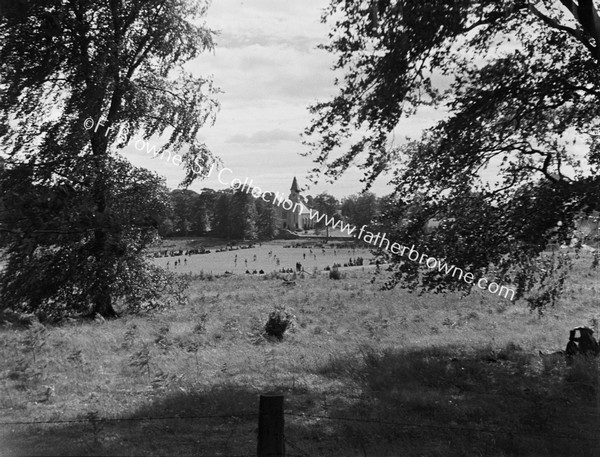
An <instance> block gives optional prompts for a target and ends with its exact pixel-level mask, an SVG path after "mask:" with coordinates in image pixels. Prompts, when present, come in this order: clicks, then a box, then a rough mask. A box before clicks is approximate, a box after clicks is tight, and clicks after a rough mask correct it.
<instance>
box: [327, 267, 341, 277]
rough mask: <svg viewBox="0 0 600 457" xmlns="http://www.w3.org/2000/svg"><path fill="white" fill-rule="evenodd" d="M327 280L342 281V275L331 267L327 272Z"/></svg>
mask: <svg viewBox="0 0 600 457" xmlns="http://www.w3.org/2000/svg"><path fill="white" fill-rule="evenodd" d="M329 279H336V280H339V279H342V273H341V272H340V270H339V269H338V268H337V267H333V268H332V269H331V270H330V271H329Z"/></svg>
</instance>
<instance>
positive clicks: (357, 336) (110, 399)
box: [0, 246, 600, 457]
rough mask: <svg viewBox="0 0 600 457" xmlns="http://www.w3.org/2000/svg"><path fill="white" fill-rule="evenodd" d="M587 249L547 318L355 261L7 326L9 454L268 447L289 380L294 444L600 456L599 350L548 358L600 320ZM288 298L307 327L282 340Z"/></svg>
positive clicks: (236, 451) (1, 401)
mask: <svg viewBox="0 0 600 457" xmlns="http://www.w3.org/2000/svg"><path fill="white" fill-rule="evenodd" d="M265 249H266V250H267V251H268V250H269V248H268V246H263V247H262V248H257V250H256V251H253V250H249V251H245V252H247V253H252V252H257V253H258V254H257V256H258V257H259V258H260V259H261V261H262V260H263V258H264V256H263V253H264V250H265ZM277 249H281V256H282V258H283V256H284V255H285V254H284V251H285V253H288V252H289V255H290V260H291V261H293V262H295V260H294V257H295V256H297V254H298V253H301V252H303V251H302V250H301V249H298V250H297V251H294V250H291V248H283V247H280V248H279V247H278V248H277ZM238 252H239V251H238ZM223 254H224V256H227V255H229V253H223ZM278 255H279V254H278ZM327 255H329V254H327ZM357 255H358V254H357ZM347 256H348V254H347V253H345V254H344V257H347ZM195 257H196V258H198V259H204V258H206V257H205V256H195ZM223 258H225V257H223ZM325 258H326V259H327V260H329V259H330V257H324V259H325ZM331 260H333V259H332V258H331ZM324 261H325V260H324ZM257 262H258V260H257ZM591 263H592V258H591V255H589V254H586V255H584V256H582V257H581V258H580V259H579V260H577V261H576V268H575V270H574V272H573V274H572V277H571V279H570V280H569V284H568V288H567V292H566V293H565V294H564V296H563V298H562V299H561V301H560V302H559V304H558V305H557V306H556V307H554V308H550V309H548V311H547V312H546V313H545V314H544V315H543V316H541V317H539V316H538V315H537V314H532V313H531V312H530V311H529V310H528V309H527V308H526V306H525V305H524V304H523V303H511V302H509V301H507V300H505V299H502V298H499V297H497V296H494V295H492V294H489V293H487V292H484V291H482V292H479V291H477V292H474V293H473V294H471V295H470V296H467V297H461V296H459V295H456V294H449V295H445V296H444V295H423V296H418V295H416V294H409V293H408V292H406V291H404V290H401V289H396V290H392V291H382V290H380V288H379V285H380V284H381V282H382V280H383V278H379V279H377V280H376V281H375V282H372V281H371V279H372V274H369V273H366V272H365V273H363V272H361V271H352V272H348V273H347V275H346V277H345V278H343V279H341V280H338V281H335V280H331V279H329V278H328V277H326V276H323V275H304V276H303V277H298V278H297V279H296V285H295V286H289V285H284V283H283V281H281V280H279V279H261V278H257V277H247V276H245V275H234V276H230V277H220V278H214V279H212V280H202V281H200V280H195V281H193V282H192V284H191V287H190V289H189V290H188V295H189V300H188V303H187V304H181V305H176V306H175V307H173V308H171V309H167V310H164V311H160V312H153V313H150V314H146V315H138V316H126V317H124V318H121V319H118V320H115V321H109V322H102V321H91V322H89V321H88V322H72V323H66V324H64V325H61V326H54V327H50V326H48V327H43V326H41V325H34V326H33V327H30V328H28V329H20V328H15V327H10V326H4V327H3V328H2V329H1V330H0V357H1V360H2V361H3V366H2V368H1V370H2V385H1V386H0V389H1V392H2V394H1V395H0V408H1V409H0V416H1V417H0V421H1V422H2V423H3V425H1V426H0V455H2V456H23V455H28V456H29V455H110V456H117V455H118V456H120V455H126V456H154V455H189V456H191V455H194V456H233V455H236V456H242V455H248V456H251V455H256V434H257V412H258V398H259V395H260V394H261V393H266V392H278V393H282V394H284V395H285V410H286V417H285V420H286V425H285V430H286V431H285V436H286V442H287V444H286V448H287V452H288V456H311V457H312V456H390V457H391V456H573V455H577V456H600V436H599V433H598V431H599V430H600V409H599V402H600V398H599V396H598V366H597V363H596V362H595V361H594V362H591V363H584V362H582V363H578V364H577V365H576V366H575V367H573V368H571V369H567V368H566V367H565V366H564V362H563V361H562V360H561V359H558V360H552V359H551V358H544V359H542V358H540V357H539V356H538V351H540V350H541V351H543V352H551V351H556V350H559V349H564V346H565V344H566V342H567V338H568V331H569V329H571V328H573V327H575V326H578V325H581V324H584V325H590V326H592V327H596V334H597V333H598V332H597V326H598V321H599V320H600V306H599V303H598V299H597V293H598V289H599V288H600V283H599V282H598V271H596V270H592V269H591V268H590V265H591ZM213 265H214V264H213ZM282 266H283V265H282ZM292 267H293V265H292ZM190 268H192V266H191V265H190ZM227 268H228V269H229V267H227ZM182 270H183V268H182ZM208 270H209V269H208V268H205V269H204V271H208ZM216 270H217V267H216V266H215V267H214V270H213V271H215V273H216ZM281 305H285V306H286V308H287V309H288V310H289V311H290V312H292V313H293V314H294V315H295V317H296V323H295V326H294V328H293V329H292V330H290V331H288V332H287V333H286V335H285V338H284V339H283V341H281V342H275V341H268V340H266V339H265V338H263V337H261V333H262V328H263V326H264V324H265V322H266V320H267V317H268V315H269V313H271V312H272V311H273V310H274V309H275V307H276V306H281ZM32 421H37V422H45V421H48V422H49V423H37V424H28V423H29V422H32ZM8 422H10V423H12V424H7V423H8Z"/></svg>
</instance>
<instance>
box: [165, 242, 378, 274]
mask: <svg viewBox="0 0 600 457" xmlns="http://www.w3.org/2000/svg"><path fill="white" fill-rule="evenodd" d="M201 243H202V242H201V241H199V242H196V243H195V242H193V241H191V242H190V241H187V240H181V241H179V242H174V243H173V242H171V243H169V242H165V243H164V249H169V250H176V249H182V250H187V249H189V248H191V247H194V246H198V245H201ZM318 244H320V240H318V241H304V240H303V241H295V240H292V241H279V242H270V243H267V244H262V243H255V244H253V245H252V246H253V247H252V248H249V249H241V248H240V249H234V250H228V251H225V252H217V249H219V248H220V249H225V246H224V245H223V244H222V242H221V243H220V244H217V245H216V246H215V247H209V249H210V251H211V252H210V253H209V254H195V255H191V256H175V257H158V258H156V259H153V260H154V262H155V263H156V264H157V265H159V266H161V267H163V268H168V269H169V270H170V271H174V272H177V273H191V274H202V275H211V274H212V275H222V274H224V273H225V272H226V271H229V272H232V273H235V274H245V272H246V270H248V271H250V273H252V272H254V271H255V270H256V271H257V272H259V271H260V270H263V271H264V272H265V273H272V272H277V271H279V270H281V269H282V268H283V269H286V270H289V269H291V270H294V271H295V270H296V262H299V263H301V264H302V268H303V270H304V271H305V272H308V273H312V272H313V271H314V270H315V268H316V269H317V270H318V271H322V270H323V269H324V268H325V267H327V266H329V267H331V266H333V264H334V263H337V264H340V265H344V263H348V262H349V261H350V259H356V258H357V257H362V258H363V259H364V260H365V265H366V264H368V259H372V258H373V255H372V254H371V252H370V251H369V249H366V248H362V247H361V248H354V247H352V248H350V247H343V248H341V247H336V246H337V245H338V244H339V245H349V244H351V243H350V242H346V243H344V242H338V243H337V244H335V243H331V244H330V245H328V246H324V247H320V246H318V247H317V246H316V245H318ZM249 245H250V243H249V242H248V243H240V244H239V245H238V246H236V248H239V247H240V246H249ZM167 246H168V248H167ZM175 260H181V262H180V264H179V265H177V266H175V265H174V262H175ZM184 260H185V262H184Z"/></svg>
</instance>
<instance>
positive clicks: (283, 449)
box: [0, 395, 600, 457]
mask: <svg viewBox="0 0 600 457" xmlns="http://www.w3.org/2000/svg"><path fill="white" fill-rule="evenodd" d="M490 396H491V395H490ZM265 397H266V398H267V399H272V398H280V399H281V401H280V403H279V405H281V409H280V410H279V411H273V410H269V409H268V408H267V409H264V408H263V399H264V398H265ZM260 398H261V405H260V407H259V411H258V412H257V411H244V412H238V413H228V414H198V415H165V416H154V417H149V416H142V417H100V416H99V415H98V414H97V413H96V412H90V413H88V414H87V415H85V416H84V417H79V418H75V419H64V420H63V419H56V420H33V421H0V427H5V428H6V427H15V426H44V425H51V426H52V425H57V426H59V425H68V424H88V425H89V426H90V431H89V433H90V434H91V435H92V436H91V437H89V438H91V440H90V441H92V442H94V443H95V444H97V443H98V442H99V440H100V437H101V436H102V434H103V433H105V432H106V428H105V427H106V426H107V425H117V424H122V423H140V422H146V423H149V424H152V423H156V422H169V421H212V422H216V421H227V427H228V429H227V430H225V428H223V433H222V434H221V435H222V436H221V437H213V438H215V439H213V440H212V446H211V451H214V448H215V447H219V448H222V449H223V451H221V452H217V453H215V454H206V453H204V452H203V450H202V448H201V446H200V445H198V446H197V447H196V449H195V451H193V452H192V454H191V455H198V456H205V457H207V456H209V455H210V456H213V455H214V456H215V457H216V456H219V457H246V456H256V455H258V456H259V457H262V456H263V455H265V456H266V455H269V456H281V457H284V456H287V457H308V456H310V457H315V456H316V455H318V454H315V450H314V449H313V448H312V447H311V449H310V450H309V449H306V448H305V447H304V446H303V445H302V444H299V443H300V440H301V439H300V438H299V439H298V440H296V439H295V438H294V437H292V436H290V435H289V434H288V433H286V432H285V431H284V428H283V427H284V423H283V422H284V417H285V418H287V419H289V421H290V422H292V423H293V422H307V421H313V422H315V421H328V422H337V423H339V422H344V423H352V424H355V425H359V426H360V425H366V424H369V425H373V426H378V427H382V426H388V427H395V428H396V429H397V430H401V431H405V432H408V431H413V430H418V431H420V432H439V431H444V432H448V433H455V434H460V433H466V434H478V435H480V434H485V435H494V436H499V435H503V436H505V437H509V438H511V439H512V438H514V437H518V436H521V437H525V438H527V439H528V440H540V441H547V440H550V439H553V440H556V439H560V440H564V441H565V442H579V443H585V444H586V445H590V446H597V449H598V451H600V435H598V434H596V435H591V436H573V435H568V434H564V433H541V432H538V433H535V432H532V431H525V430H519V429H497V428H489V427H472V426H459V425H449V424H435V423H424V422H414V421H411V422H407V421H396V420H387V419H383V418H368V417H367V418H365V417H346V416H341V415H330V414H312V413H307V412H303V411H293V410H284V409H283V395H267V396H263V395H261V396H260ZM271 407H272V406H271ZM277 408H279V407H277ZM587 413H588V414H589V415H590V416H594V417H595V418H596V419H597V421H596V423H597V424H600V412H599V411H598V410H596V411H595V414H592V412H591V411H588V412H587ZM261 416H263V419H264V417H265V416H266V417H267V419H268V420H267V421H266V424H267V428H266V429H264V428H263V429H262V430H261ZM256 419H258V425H259V427H258V441H257V436H256V435H257V433H256V432H257V427H256V426H255V425H256ZM273 419H275V422H278V421H281V423H280V424H275V425H273V424H274V421H273ZM236 423H237V427H236ZM264 423H265V422H263V424H264ZM250 424H254V425H252V426H251V427H249V430H246V435H247V436H246V438H247V439H248V443H250V442H251V443H252V445H250V444H248V445H247V446H245V448H244V450H243V451H241V452H239V453H237V451H236V453H225V452H227V451H226V450H227V449H229V448H230V447H231V446H230V445H229V441H230V440H231V438H232V437H233V435H234V434H236V433H237V434H238V436H239V425H246V426H248V425H250ZM269 427H270V429H269ZM247 428H248V427H247ZM159 431H160V432H164V428H163V429H159V430H151V432H153V433H155V434H156V436H155V437H154V439H155V440H156V441H158V442H157V444H156V445H157V447H158V446H160V444H164V434H160V433H158V432H159ZM199 433H200V432H199ZM261 435H262V436H261ZM265 440H266V441H265ZM261 441H262V442H263V443H264V442H271V443H272V444H273V446H275V448H276V450H275V451H273V448H266V450H265V447H264V446H263V451H264V452H263V453H262V454H261ZM218 442H220V446H218V445H217V446H215V443H218ZM256 444H258V449H259V450H258V453H257V451H256V450H255V449H256ZM159 449H160V448H159ZM90 450H91V448H90ZM288 450H289V451H290V452H287V451H288ZM211 451H208V452H211ZM363 454H364V455H369V454H368V451H367V450H366V449H365V448H364V446H363ZM94 455H102V454H94ZM109 455H113V454H109ZM144 455H148V454H147V453H144ZM158 455H160V451H158Z"/></svg>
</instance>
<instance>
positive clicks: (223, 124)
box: [125, 0, 436, 198]
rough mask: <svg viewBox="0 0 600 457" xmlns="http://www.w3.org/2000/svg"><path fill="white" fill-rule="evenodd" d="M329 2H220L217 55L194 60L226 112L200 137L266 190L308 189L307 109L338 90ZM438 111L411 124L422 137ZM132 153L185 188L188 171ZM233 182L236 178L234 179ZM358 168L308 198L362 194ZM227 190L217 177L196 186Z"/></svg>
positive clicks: (215, 11) (379, 188)
mask: <svg viewBox="0 0 600 457" xmlns="http://www.w3.org/2000/svg"><path fill="white" fill-rule="evenodd" d="M327 3H328V2H327V0H303V1H301V2H300V1H287V0H243V1H240V0H214V2H213V4H212V5H211V7H210V8H209V11H208V15H207V17H206V22H207V25H208V26H209V27H210V28H212V29H216V30H219V31H220V33H219V35H218V37H217V47H216V49H215V52H214V53H211V54H205V55H203V56H201V57H200V58H198V59H197V60H195V61H194V62H192V63H191V64H190V65H189V67H188V68H189V69H190V70H191V71H192V72H193V73H194V74H196V75H204V76H206V75H212V76H213V78H214V81H215V85H216V86H218V87H220V89H221V90H222V91H223V93H222V94H220V95H219V100H220V103H221V110H220V112H219V114H218V116H217V121H216V123H215V125H214V126H212V127H206V128H203V129H201V131H200V139H201V140H202V141H205V142H206V144H207V146H208V147H209V149H211V151H213V153H214V154H215V155H217V156H219V157H220V158H221V159H222V160H223V162H224V166H226V167H228V168H229V169H231V170H233V173H234V175H235V176H237V177H240V178H241V179H242V180H243V179H245V178H246V177H248V178H250V179H252V181H253V183H254V185H256V186H259V187H260V188H261V189H263V190H269V191H273V192H284V193H286V194H287V193H288V191H289V188H290V185H291V182H292V179H293V177H294V176H297V178H298V182H299V184H300V185H301V186H306V185H309V182H308V180H307V179H306V176H307V174H308V172H309V170H310V169H311V168H312V167H313V163H312V161H311V159H310V158H309V157H302V156H300V155H299V153H300V152H303V151H306V150H307V148H306V146H303V145H302V139H301V138H300V134H301V133H302V131H303V130H304V128H306V127H307V126H308V125H309V123H310V114H309V112H308V110H307V107H308V106H309V105H311V104H312V103H314V102H315V101H317V100H321V101H323V100H325V99H327V98H328V97H330V96H331V95H333V94H334V93H335V88H334V86H333V80H334V74H333V72H332V71H331V66H332V64H333V56H332V55H330V54H328V53H326V52H325V51H322V50H319V49H317V45H318V44H320V43H325V42H326V38H327V33H328V28H327V26H326V25H324V24H322V23H321V22H320V16H321V12H322V10H323V8H325V7H326V6H327ZM431 114H432V113H427V112H425V113H423V114H421V115H420V116H417V117H416V118H415V119H413V120H410V122H407V123H406V126H405V129H406V131H407V132H412V133H414V132H415V131H418V130H420V129H421V128H423V127H424V126H428V125H431V123H432V118H433V117H436V116H432V115H431ZM125 154H126V155H127V156H128V158H129V159H130V160H131V161H132V162H133V163H134V164H136V165H140V166H144V167H146V168H149V169H151V170H156V171H157V172H158V173H160V174H161V175H164V176H166V178H167V184H168V185H169V187H171V188H175V187H177V185H178V184H179V183H180V182H181V180H182V178H183V176H184V172H183V168H182V167H177V166H175V165H173V164H172V163H170V162H169V163H166V161H165V160H163V161H161V160H160V158H155V159H151V158H150V157H149V156H148V154H146V153H145V152H144V151H142V152H138V151H136V150H135V149H133V148H131V147H130V148H128V149H126V150H125ZM227 176H229V177H230V178H229V179H231V178H233V175H229V174H228V175H227ZM361 177H362V174H361V173H360V172H359V171H358V170H357V169H351V170H349V171H348V172H347V173H346V174H345V175H344V176H343V177H342V178H341V179H340V180H339V181H338V182H336V183H334V184H332V185H331V184H326V183H320V184H318V185H316V186H313V187H311V188H310V189H309V190H308V191H307V192H306V193H309V194H313V195H315V194H317V193H319V192H322V191H327V192H329V193H331V194H333V195H335V196H336V197H338V198H339V197H342V196H346V195H350V194H352V193H357V192H359V191H360V190H361V189H362V184H361V183H360V178H361ZM387 181H388V179H387V178H380V179H379V180H378V182H376V184H375V186H374V187H373V189H372V190H373V191H374V192H375V193H377V194H378V195H383V194H386V193H389V192H390V190H391V189H390V188H389V187H387ZM203 187H210V188H214V189H223V188H225V186H223V185H221V184H220V183H219V182H218V180H217V176H216V174H213V176H212V177H210V178H209V179H207V180H204V181H199V182H196V183H195V184H194V185H193V186H191V187H190V189H192V190H196V191H199V190H200V189H201V188H203Z"/></svg>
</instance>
